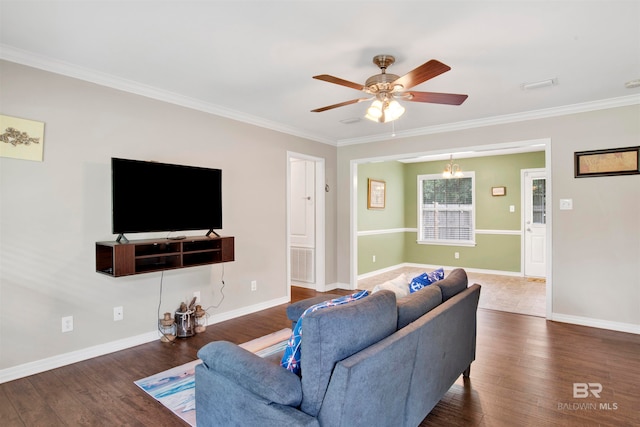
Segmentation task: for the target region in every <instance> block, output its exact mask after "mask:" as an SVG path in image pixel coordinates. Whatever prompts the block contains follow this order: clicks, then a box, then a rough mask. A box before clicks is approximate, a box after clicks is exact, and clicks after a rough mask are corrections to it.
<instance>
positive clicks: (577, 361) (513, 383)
mask: <svg viewBox="0 0 640 427" xmlns="http://www.w3.org/2000/svg"><path fill="white" fill-rule="evenodd" d="M292 293H293V297H292V299H293V301H297V300H300V299H304V298H308V297H310V296H314V295H316V292H314V291H310V290H306V289H301V288H295V289H294V291H293V292H292ZM333 293H336V292H333ZM338 293H348V292H347V291H344V292H338ZM285 308H286V305H282V306H278V307H275V308H271V309H268V310H264V311H262V312H259V313H255V314H251V315H248V316H243V317H241V318H237V319H233V320H229V321H226V322H222V323H218V324H216V325H213V326H209V327H208V328H207V330H206V332H204V333H203V334H198V335H196V336H194V337H191V338H188V339H179V340H177V341H175V342H174V343H173V344H166V343H161V342H160V341H159V340H158V341H156V342H152V343H149V344H144V345H141V346H138V347H134V348H131V349H127V350H124V351H119V352H117V353H113V354H109V355H105V356H101V357H97V358H94V359H91V360H87V361H84V362H80V363H76V364H73V365H69V366H65V367H62V368H58V369H54V370H51V371H47V372H44V373H41V374H38V375H33V376H30V377H27V378H22V379H19V380H15V381H11V382H8V383H5V384H2V385H0V424H1V425H3V426H29V427H31V426H80V425H86V426H107V425H108V426H115V425H119V426H184V425H185V424H184V423H183V422H182V421H181V420H180V419H179V418H178V417H176V416H175V415H173V414H172V413H171V412H170V411H169V410H167V409H165V408H164V407H163V406H162V405H160V404H159V403H157V402H156V401H155V400H153V399H152V398H151V397H149V396H148V395H146V394H145V393H143V392H142V391H141V390H140V389H139V388H138V387H137V386H136V385H135V384H133V381H135V380H138V379H140V378H144V377H147V376H149V375H152V374H155V373H158V372H161V371H163V370H166V369H169V368H171V367H174V366H177V365H180V364H183V363H186V362H189V361H191V360H194V359H196V353H197V351H198V349H199V348H200V347H202V346H203V345H204V344H206V343H207V342H210V341H213V340H228V341H232V342H235V343H242V342H245V341H248V340H251V339H253V338H257V337H260V336H263V335H266V334H267V333H270V332H273V331H276V330H279V329H281V328H284V327H288V326H290V323H289V321H288V320H287V318H286V315H285ZM34 345H37V344H35V343H34ZM574 383H591V386H590V387H591V390H592V391H595V392H597V391H598V388H599V387H598V385H597V384H596V383H599V384H601V385H602V390H601V392H600V393H599V396H600V397H599V398H596V397H595V396H593V395H589V397H588V398H574V397H573V393H574V385H573V384H574ZM585 387H589V386H588V385H586V386H580V385H579V386H578V388H577V393H578V396H580V395H581V394H584V393H588V392H589V390H587V388H585ZM638 396H640V336H638V335H634V334H625V333H621V332H613V331H606V330H601V329H594V328H587V327H582V326H575V325H568V324H562V323H555V322H547V321H546V320H545V319H542V318H539V317H532V316H525V315H519V314H511V313H505V312H499V311H492V310H484V309H480V310H479V311H478V347H477V356H476V361H475V362H474V363H473V364H472V367H471V377H470V378H469V379H467V380H464V381H463V379H462V378H460V379H458V381H457V382H456V384H454V386H453V387H452V388H451V389H450V390H449V392H448V393H447V394H446V395H445V396H444V398H443V399H442V400H441V401H440V403H439V404H438V405H437V406H436V407H435V408H434V409H433V411H432V412H431V413H430V414H429V415H428V416H427V417H426V418H425V419H424V421H423V422H422V423H421V424H420V425H421V426H597V425H602V426H637V425H640V411H639V409H638V408H640V397H638ZM372 404H384V402H379V403H378V402H372Z"/></svg>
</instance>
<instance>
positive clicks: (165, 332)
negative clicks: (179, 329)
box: [158, 313, 176, 342]
mask: <svg viewBox="0 0 640 427" xmlns="http://www.w3.org/2000/svg"><path fill="white" fill-rule="evenodd" d="M158 329H159V330H160V333H161V334H162V337H161V338H160V341H162V342H171V341H173V340H175V339H176V322H175V321H174V320H173V317H172V316H171V313H165V314H164V318H163V319H160V320H159V321H158Z"/></svg>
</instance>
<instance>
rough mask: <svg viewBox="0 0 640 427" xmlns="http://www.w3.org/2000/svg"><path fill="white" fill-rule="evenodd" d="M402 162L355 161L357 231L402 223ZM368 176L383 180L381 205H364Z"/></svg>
mask: <svg viewBox="0 0 640 427" xmlns="http://www.w3.org/2000/svg"><path fill="white" fill-rule="evenodd" d="M404 176H405V175H404V165H403V164H402V163H400V162H396V161H393V162H380V163H365V164H362V165H358V231H368V230H387V229H393V228H403V227H405V225H404V224H405V195H404V194H405V193H404V185H405V184H404ZM369 178H371V179H375V180H378V181H384V182H385V184H386V189H387V191H386V201H385V208H384V209H367V194H368V189H369V181H368V180H369Z"/></svg>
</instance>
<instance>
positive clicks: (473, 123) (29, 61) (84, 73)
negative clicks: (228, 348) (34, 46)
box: [0, 44, 640, 147]
mask: <svg viewBox="0 0 640 427" xmlns="http://www.w3.org/2000/svg"><path fill="white" fill-rule="evenodd" d="M0 59H4V60H6V61H10V62H15V63H18V64H21V65H26V66H29V67H33V68H38V69H41V70H44V71H49V72H52V73H56V74H61V75H64V76H67V77H73V78H76V79H79V80H84V81H87V82H90V83H95V84H97V85H100V86H106V87H110V88H112V89H117V90H122V91H124V92H128V93H133V94H136V95H140V96H144V97H147V98H151V99H155V100H158V101H163V102H168V103H170V104H174V105H179V106H182V107H186V108H191V109H193V110H197V111H202V112H205V113H209V114H214V115H217V116H221V117H225V118H228V119H232V120H236V121H239V122H243V123H248V124H251V125H255V126H258V127H261V128H265V129H269V130H273V131H276V132H281V133H285V134H288V135H293V136H297V137H300V138H304V139H309V140H312V141H317V142H321V143H323V144H328V145H332V146H337V147H342V146H347V145H355V144H365V143H370V142H379V141H388V140H390V139H398V138H409V137H414V136H422V135H432V134H437V133H444V132H453V131H458V130H465V129H473V128H478V127H484V126H494V125H501V124H508V123H516V122H521V121H526V120H535V119H542V118H548V117H555V116H563V115H567V114H575V113H583V112H588V111H595V110H604V109H608V108H615V107H624V106H629V105H636V104H640V94H638V95H629V96H623V97H619V98H611V99H603V100H600V101H593V102H585V103H580V104H572V105H565V106H561V107H553V108H545V109H541V110H533V111H526V112H522V113H515V114H506V115H502V116H494V117H485V118H482V119H475V120H467V121H462V122H455V123H446V124H442V125H435V126H427V127H422V128H416V129H409V130H406V131H400V132H397V133H396V135H395V136H394V137H390V136H389V135H388V134H383V135H370V136H364V137H358V138H348V139H338V140H334V139H329V138H325V137H321V136H318V135H316V134H311V133H308V132H304V131H302V130H300V129H297V128H293V127H291V126H287V125H284V124H282V123H278V122H274V121H271V120H266V119H263V118H261V117H257V116H253V115H251V114H246V113H243V112H240V111H236V110H233V109H230V108H226V107H223V106H220V105H216V104H212V103H209V102H204V101H201V100H199V99H195V98H191V97H187V96H183V95H180V94H177V93H174V92H170V91H167V90H162V89H159V88H156V87H153V86H148V85H145V84H142V83H139V82H136V81H133V80H128V79H123V78H119V77H115V76H112V75H110V74H106V73H102V72H99V71H96V70H93V69H89V68H84V67H79V66H77V65H74V64H70V63H68V62H65V61H60V60H57V59H53V58H50V57H47V56H44V55H36V54H34V53H32V52H28V51H26V50H22V49H17V48H14V47H11V46H7V45H5V44H0Z"/></svg>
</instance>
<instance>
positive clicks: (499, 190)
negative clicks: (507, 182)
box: [491, 187, 507, 196]
mask: <svg viewBox="0 0 640 427" xmlns="http://www.w3.org/2000/svg"><path fill="white" fill-rule="evenodd" d="M491 195H492V196H506V195H507V187H491Z"/></svg>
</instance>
